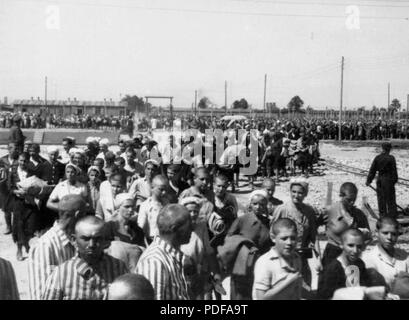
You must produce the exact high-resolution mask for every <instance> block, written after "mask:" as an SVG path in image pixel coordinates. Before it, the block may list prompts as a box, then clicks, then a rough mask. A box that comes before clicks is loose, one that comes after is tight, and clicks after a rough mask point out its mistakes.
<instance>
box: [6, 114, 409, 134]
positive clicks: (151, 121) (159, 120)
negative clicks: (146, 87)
mask: <svg viewBox="0 0 409 320" xmlns="http://www.w3.org/2000/svg"><path fill="white" fill-rule="evenodd" d="M18 114H19V115H20V116H21V118H22V121H21V127H22V128H33V129H36V128H51V129H53V128H74V129H95V130H105V131H121V130H122V131H123V130H124V131H128V132H130V133H131V132H133V130H134V127H135V128H136V129H137V130H141V131H146V130H155V129H163V130H169V129H171V128H172V125H173V122H172V121H171V119H170V117H169V115H167V114H161V115H159V114H152V115H151V116H149V117H141V118H139V120H137V122H136V123H134V120H135V119H134V114H133V113H131V114H130V115H127V116H123V115H121V116H104V115H89V114H86V115H74V114H72V115H68V116H58V115H55V114H51V115H50V116H48V117H46V118H44V117H41V116H40V115H39V114H32V113H28V112H23V113H18ZM15 115H16V113H12V112H0V128H10V127H11V126H12V124H13V117H14V116H15ZM222 118H223V117H211V116H200V117H197V116H195V115H193V114H185V115H176V119H177V121H179V122H180V124H181V128H182V129H191V128H196V129H199V130H201V131H202V132H203V131H204V130H206V129H222V130H226V129H227V128H228V127H229V123H230V121H224V120H223V119H222ZM245 121H246V122H250V124H251V126H252V128H257V129H258V130H260V131H264V130H268V131H277V130H283V129H284V130H286V131H289V130H290V128H291V127H296V128H300V127H305V128H307V129H310V130H311V131H313V132H316V133H317V135H318V137H319V138H320V139H323V140H338V139H339V122H338V121H337V120H329V119H307V118H305V117H304V118H296V119H290V120H282V121H280V120H279V119H277V118H275V117H271V118H270V117H267V118H265V117H256V118H253V119H252V120H241V121H235V123H238V124H240V125H241V126H242V127H244V126H245V123H244V122H245ZM341 138H342V140H384V139H409V126H408V125H407V124H406V121H405V120H382V119H377V120H373V119H372V120H368V119H361V120H345V121H343V122H342V126H341Z"/></svg>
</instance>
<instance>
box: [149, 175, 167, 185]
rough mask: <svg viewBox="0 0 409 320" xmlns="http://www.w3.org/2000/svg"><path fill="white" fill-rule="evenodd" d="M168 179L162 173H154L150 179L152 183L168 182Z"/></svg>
mask: <svg viewBox="0 0 409 320" xmlns="http://www.w3.org/2000/svg"><path fill="white" fill-rule="evenodd" d="M168 183H169V180H168V178H166V177H165V176H162V175H160V174H159V175H156V176H155V177H154V178H153V179H152V185H159V184H168Z"/></svg>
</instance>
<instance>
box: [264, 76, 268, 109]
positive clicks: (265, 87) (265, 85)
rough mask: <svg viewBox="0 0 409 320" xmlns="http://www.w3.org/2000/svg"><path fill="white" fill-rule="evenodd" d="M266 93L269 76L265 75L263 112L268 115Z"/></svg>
mask: <svg viewBox="0 0 409 320" xmlns="http://www.w3.org/2000/svg"><path fill="white" fill-rule="evenodd" d="M266 91H267V74H265V75H264V99H263V112H264V115H265V114H266Z"/></svg>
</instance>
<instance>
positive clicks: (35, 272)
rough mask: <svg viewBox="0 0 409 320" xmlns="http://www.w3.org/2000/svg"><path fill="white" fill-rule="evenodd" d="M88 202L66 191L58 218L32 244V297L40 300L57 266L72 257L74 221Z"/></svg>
mask: <svg viewBox="0 0 409 320" xmlns="http://www.w3.org/2000/svg"><path fill="white" fill-rule="evenodd" d="M85 210H86V203H85V201H84V200H83V199H82V197H81V196H80V195H74V194H70V195H66V196H64V197H63V198H62V199H61V201H60V202H59V219H58V221H56V222H55V224H54V226H53V227H52V228H51V229H50V230H48V231H47V232H46V233H45V234H44V235H43V236H42V237H41V238H40V239H39V240H38V242H37V244H36V245H35V246H34V247H32V248H31V250H30V252H29V255H28V280H29V288H30V296H31V299H32V300H40V298H41V294H42V291H43V288H44V285H45V282H46V280H47V278H48V276H49V275H50V274H51V272H52V271H53V270H54V268H55V267H57V266H59V265H60V264H62V263H63V262H65V261H67V260H69V259H71V258H72V257H73V256H74V255H75V248H74V246H73V245H72V244H71V242H70V240H69V239H70V237H71V235H72V234H73V233H74V226H75V223H76V222H77V221H78V219H79V218H81V217H82V216H84V214H85Z"/></svg>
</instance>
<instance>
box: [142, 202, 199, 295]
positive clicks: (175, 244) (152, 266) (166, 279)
mask: <svg viewBox="0 0 409 320" xmlns="http://www.w3.org/2000/svg"><path fill="white" fill-rule="evenodd" d="M157 224H158V229H159V237H156V238H155V239H154V241H153V242H152V244H151V245H150V246H149V247H148V248H147V249H146V251H145V252H144V253H143V254H142V256H141V258H140V260H139V262H138V265H137V267H136V269H135V273H138V274H141V275H143V276H145V277H146V278H147V279H148V280H149V281H150V282H151V284H152V286H153V288H154V290H155V298H156V299H157V300H188V299H189V298H190V297H189V295H188V288H187V282H186V279H185V276H184V273H183V265H182V261H183V258H184V256H183V253H182V252H181V251H180V246H181V245H182V244H186V243H188V242H189V240H190V236H191V233H192V221H191V218H190V214H189V211H188V210H187V209H186V208H185V207H184V206H182V205H179V204H169V205H167V206H166V207H164V208H163V209H162V210H161V212H160V213H159V215H158V220H157Z"/></svg>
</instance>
